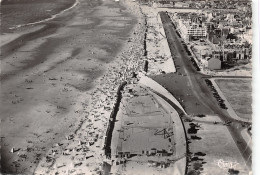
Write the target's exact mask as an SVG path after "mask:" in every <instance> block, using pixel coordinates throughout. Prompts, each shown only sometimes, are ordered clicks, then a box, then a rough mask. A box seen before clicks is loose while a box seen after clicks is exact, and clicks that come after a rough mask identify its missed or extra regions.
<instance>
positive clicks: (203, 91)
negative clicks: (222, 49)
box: [152, 12, 252, 167]
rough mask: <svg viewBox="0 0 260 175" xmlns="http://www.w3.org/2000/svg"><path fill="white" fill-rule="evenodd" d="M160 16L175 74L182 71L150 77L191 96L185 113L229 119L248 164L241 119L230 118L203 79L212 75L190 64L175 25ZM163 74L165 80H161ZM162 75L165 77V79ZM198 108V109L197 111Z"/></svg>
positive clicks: (177, 93)
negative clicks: (199, 70) (177, 81)
mask: <svg viewBox="0 0 260 175" xmlns="http://www.w3.org/2000/svg"><path fill="white" fill-rule="evenodd" d="M161 19H162V22H163V26H164V29H165V33H166V37H167V40H168V43H169V47H170V50H171V53H172V57H173V60H174V63H175V66H176V67H179V69H177V74H181V75H182V76H181V77H180V76H178V75H174V74H172V73H171V74H162V75H158V76H154V77H152V78H153V79H154V80H156V81H157V82H158V83H160V84H162V85H163V86H164V87H165V88H166V89H167V90H169V91H170V92H171V93H172V94H173V95H174V96H175V97H177V98H178V97H179V98H180V99H183V100H184V101H187V100H188V101H189V100H192V101H193V103H191V102H188V103H189V106H186V108H185V110H186V112H187V113H188V114H201V113H202V114H205V115H206V114H216V115H218V116H219V118H220V119H221V120H222V121H223V122H225V121H227V120H229V121H231V122H232V123H231V125H230V126H227V128H228V130H229V132H230V134H231V135H232V137H233V139H234V142H235V143H236V144H237V147H238V149H239V150H240V153H241V155H242V156H243V158H244V160H245V162H246V164H247V166H249V167H251V158H250V157H251V153H252V151H251V149H250V148H249V147H247V143H246V142H245V141H244V139H243V138H242V136H241V132H240V131H241V130H242V129H243V128H242V126H241V124H242V122H241V121H238V120H235V119H233V118H231V117H230V116H229V115H228V113H227V111H226V110H225V109H222V108H221V107H220V106H219V105H218V103H217V101H216V99H215V98H214V96H213V94H212V92H211V91H210V89H209V88H208V86H207V84H206V83H205V78H212V76H207V75H204V74H201V73H200V72H197V71H196V70H195V67H194V66H193V65H192V64H191V62H190V58H189V56H188V54H187V53H186V51H185V49H184V47H183V45H182V43H181V39H180V38H179V37H178V35H177V33H176V29H175V28H174V27H173V24H172V22H171V19H170V18H169V16H168V15H167V13H166V12H161ZM162 77H163V78H164V80H162ZM213 77H214V76H213ZM177 78H179V79H181V81H180V83H183V84H184V85H185V84H186V85H187V87H182V86H181V84H180V83H176V84H174V82H175V81H176V79H177ZM165 79H167V82H166V81H165ZM187 94H191V95H187ZM191 98H192V99H191ZM184 103H185V102H184ZM198 108H199V109H201V110H200V111H201V113H198Z"/></svg>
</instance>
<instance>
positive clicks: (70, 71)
mask: <svg viewBox="0 0 260 175" xmlns="http://www.w3.org/2000/svg"><path fill="white" fill-rule="evenodd" d="M126 6H127V8H126ZM137 15H140V16H139V18H138V20H137ZM141 16H142V14H141V13H140V11H139V8H137V7H136V6H135V5H134V4H132V3H130V2H125V3H123V2H120V3H117V2H114V1H80V3H79V4H78V5H77V6H76V7H74V8H73V9H71V10H69V11H66V12H64V13H63V14H62V15H60V16H57V17H56V18H54V19H53V20H50V21H47V22H43V23H39V24H37V25H32V26H25V27H22V28H20V29H19V30H17V31H16V32H13V33H11V34H5V33H2V34H1V35H3V36H5V37H4V38H5V41H4V42H3V43H2V42H1V46H2V47H1V99H2V100H1V109H0V110H1V113H2V115H1V156H2V157H1V163H2V164H1V171H2V172H5V173H25V174H32V173H35V174H47V173H50V174H54V173H55V172H56V171H57V167H59V166H61V165H60V164H59V162H60V160H64V156H66V154H67V155H68V154H72V153H74V154H76V155H81V154H80V153H79V152H78V151H81V153H82V155H83V157H84V160H86V162H83V163H84V165H82V166H84V168H85V169H86V168H87V170H85V172H91V171H94V170H95V169H96V168H98V167H99V166H100V164H101V163H102V153H101V154H98V152H102V144H103V143H102V142H103V140H104V133H105V131H106V123H107V120H108V119H109V115H110V112H111V109H112V107H113V104H114V102H113V100H115V91H116V89H117V87H118V85H119V84H120V83H121V81H122V80H126V79H127V77H131V75H132V72H135V71H136V70H138V69H140V65H141V64H142V55H143V45H142V43H143V42H141V41H142V40H143V33H144V31H143V29H142V25H143V24H144V21H143V20H142V17H141ZM8 35H9V36H10V37H8ZM97 121H99V122H97ZM94 138H96V139H94ZM92 142H97V143H96V144H95V146H93V148H92V147H91V145H92ZM79 146H80V147H81V149H78V148H77V147H79ZM84 146H86V147H88V149H83V148H82V147H84ZM70 151H72V153H69V152H70ZM67 152H68V153H67ZM70 156H71V157H70V159H69V158H66V159H65V160H66V161H69V162H68V164H63V163H62V166H64V167H66V168H67V170H69V171H71V172H68V171H67V173H70V174H72V173H73V172H74V168H75V167H79V169H84V168H82V167H81V166H79V164H77V163H78V162H77V161H76V160H81V159H78V158H77V157H75V155H70ZM89 156H90V157H94V160H93V158H92V159H89V160H87V158H86V157H89ZM73 160H75V161H73ZM71 164H72V167H73V168H72V167H69V165H71ZM80 165H81V164H80ZM72 171H73V172H72Z"/></svg>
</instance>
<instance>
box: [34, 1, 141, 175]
mask: <svg viewBox="0 0 260 175" xmlns="http://www.w3.org/2000/svg"><path fill="white" fill-rule="evenodd" d="M124 3H125V4H124V5H126V6H127V7H128V8H129V10H130V11H131V13H132V14H135V15H136V16H137V19H138V22H137V24H136V26H135V28H134V30H133V33H132V34H131V37H130V38H129V40H128V41H127V43H126V44H125V45H124V46H123V48H122V52H121V53H120V54H119V55H118V56H117V58H116V59H115V61H113V62H111V63H109V64H110V65H109V66H108V69H107V71H106V72H107V73H106V74H104V75H103V76H102V77H100V78H99V79H97V80H96V82H95V83H96V84H97V86H96V87H98V88H94V89H92V92H91V93H90V94H89V95H90V97H91V99H90V101H89V104H88V105H87V106H86V110H89V111H88V113H87V114H88V115H86V116H85V118H84V119H81V120H80V121H79V124H78V125H79V127H78V129H77V130H76V131H74V133H72V134H70V135H68V136H66V139H65V140H64V141H63V142H62V143H57V144H55V145H53V147H52V149H51V150H49V153H48V154H47V156H46V157H45V158H43V159H42V160H41V162H40V163H39V165H38V167H37V169H36V171H35V173H37V174H38V173H39V174H54V173H69V174H73V173H79V172H81V171H82V172H85V173H86V172H89V173H91V172H92V173H94V174H95V173H99V172H102V164H103V160H104V159H105V155H104V150H103V146H104V141H105V134H106V130H107V127H108V123H109V117H110V114H111V112H112V109H113V106H114V104H115V100H116V91H117V88H118V86H119V85H120V84H121V83H122V82H123V81H126V82H128V83H136V82H137V81H138V80H137V76H136V75H137V74H138V72H139V71H142V68H143V63H144V60H145V56H144V47H143V43H144V32H145V28H146V26H145V16H144V14H143V13H142V10H141V8H140V6H139V5H138V4H137V3H135V2H130V1H124Z"/></svg>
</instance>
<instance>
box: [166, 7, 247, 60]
mask: <svg viewBox="0 0 260 175" xmlns="http://www.w3.org/2000/svg"><path fill="white" fill-rule="evenodd" d="M169 15H170V17H171V19H172V21H173V22H174V24H175V26H176V28H177V30H178V32H179V34H180V35H181V37H182V38H183V39H184V40H185V41H186V42H190V41H193V40H202V41H205V42H202V44H204V45H208V46H210V47H211V49H210V51H208V50H207V54H200V56H201V60H202V62H203V61H205V60H206V61H205V62H207V61H208V60H209V59H210V58H214V59H218V60H220V61H221V62H232V61H234V60H241V59H251V55H252V51H251V50H252V29H251V25H252V24H251V21H250V20H251V18H250V16H244V19H243V20H242V19H241V18H240V17H239V16H238V14H237V13H222V14H221V15H220V14H219V12H208V11H203V12H198V13H177V12H176V13H169ZM242 16H243V15H242Z"/></svg>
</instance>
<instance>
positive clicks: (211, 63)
mask: <svg viewBox="0 0 260 175" xmlns="http://www.w3.org/2000/svg"><path fill="white" fill-rule="evenodd" d="M205 66H206V67H207V68H208V69H210V70H218V69H221V61H220V60H219V59H217V58H210V57H207V58H206V60H205Z"/></svg>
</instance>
